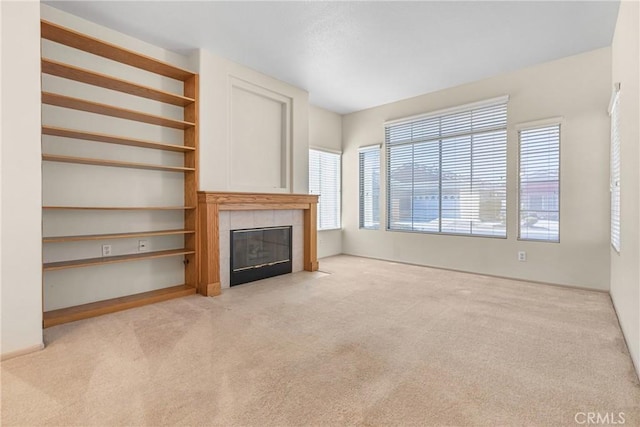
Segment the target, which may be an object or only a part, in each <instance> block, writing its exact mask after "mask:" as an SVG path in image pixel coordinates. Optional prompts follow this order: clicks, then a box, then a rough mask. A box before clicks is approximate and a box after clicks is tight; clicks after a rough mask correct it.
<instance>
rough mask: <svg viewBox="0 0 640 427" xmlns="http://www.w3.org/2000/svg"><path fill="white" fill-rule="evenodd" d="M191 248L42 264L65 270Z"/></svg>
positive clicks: (48, 268) (185, 252)
mask: <svg viewBox="0 0 640 427" xmlns="http://www.w3.org/2000/svg"><path fill="white" fill-rule="evenodd" d="M193 253H195V251H193V250H189V249H171V250H167V251H155V252H143V253H137V254H127V255H116V256H108V257H100V258H84V259H73V260H69V261H58V262H48V263H45V264H43V265H42V269H43V270H44V271H53V270H65V269H67V268H78V267H91V266H95V265H106V264H115V263H119V262H129V261H140V260H143V259H155V258H165V257H168V256H177V255H190V254H193Z"/></svg>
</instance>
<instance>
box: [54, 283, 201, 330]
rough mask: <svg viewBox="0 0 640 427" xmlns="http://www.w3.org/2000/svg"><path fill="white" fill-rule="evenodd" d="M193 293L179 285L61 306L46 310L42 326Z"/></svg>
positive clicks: (193, 291)
mask: <svg viewBox="0 0 640 427" xmlns="http://www.w3.org/2000/svg"><path fill="white" fill-rule="evenodd" d="M195 293H196V288H194V287H193V286H188V285H179V286H172V287H170V288H164V289H157V290H155V291H150V292H144V293H140V294H134V295H127V296H125V297H120V298H113V299H108V300H103V301H98V302H92V303H89V304H83V305H76V306H74V307H69V308H61V309H59V310H51V311H46V312H45V313H44V327H45V328H48V327H51V326H56V325H60V324H63V323H68V322H74V321H76V320H81V319H88V318H90V317H95V316H100V315H103V314H108V313H114V312H116V311H122V310H127V309H129V308H134V307H140V306H143V305H147V304H153V303H156V302H160V301H166V300H170V299H173V298H180V297H184V296H187V295H193V294H195Z"/></svg>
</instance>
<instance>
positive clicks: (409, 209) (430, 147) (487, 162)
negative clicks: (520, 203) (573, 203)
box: [385, 97, 508, 237]
mask: <svg viewBox="0 0 640 427" xmlns="http://www.w3.org/2000/svg"><path fill="white" fill-rule="evenodd" d="M507 99H508V98H507V97H501V98H496V99H492V100H488V101H483V102H479V103H474V104H469V105H465V106H461V107H458V108H455V109H449V110H445V111H441V112H436V113H432V114H429V115H426V116H420V117H413V118H409V119H404V120H400V121H394V122H390V123H387V124H386V136H385V141H386V147H387V148H386V149H387V229H389V230H400V231H417V232H423V233H443V234H463V235H470V236H492V237H506V235H507V231H506V215H505V206H506V186H507V180H506V175H507V130H506V129H507Z"/></svg>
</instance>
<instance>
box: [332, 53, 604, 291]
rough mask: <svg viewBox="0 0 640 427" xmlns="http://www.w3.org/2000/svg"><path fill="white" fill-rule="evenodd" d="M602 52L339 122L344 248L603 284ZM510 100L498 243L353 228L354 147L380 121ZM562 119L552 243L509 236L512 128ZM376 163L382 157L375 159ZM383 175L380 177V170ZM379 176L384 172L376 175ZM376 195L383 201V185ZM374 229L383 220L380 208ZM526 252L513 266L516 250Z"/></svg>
mask: <svg viewBox="0 0 640 427" xmlns="http://www.w3.org/2000/svg"><path fill="white" fill-rule="evenodd" d="M610 79H611V50H610V49H609V48H604V49H599V50H595V51H591V52H588V53H585V54H581V55H576V56H572V57H568V58H564V59H560V60H557V61H553V62H549V63H545V64H541V65H537V66H534V67H530V68H526V69H523V70H519V71H515V72H511V73H507V74H504V75H500V76H496V77H493V78H489V79H485V80H481V81H478V82H474V83H471V84H466V85H463V86H459V87H455V88H451V89H446V90H443V91H439V92H435V93H431V94H426V95H422V96H418V97H415V98H411V99H407V100H403V101H399V102H395V103H392V104H387V105H383V106H380V107H376V108H372V109H369V110H364V111H360V112H356V113H353V114H349V115H346V116H344V120H343V193H342V197H343V226H344V230H343V252H344V253H347V254H354V255H362V256H369V257H375V258H383V259H389V260H397V261H403V262H410V263H416V264H423V265H431V266H437V267H444V268H451V269H457V270H464V271H469V272H477V273H484V274H493V275H499V276H507V277H513V278H520V279H528V280H534V281H541V282H548V283H556V284H564V285H574V286H582V287H587V288H593V289H603V290H606V289H608V288H609V262H608V257H609V255H608V254H609V243H608V242H609V191H608V171H609V168H608V164H607V161H606V160H605V159H608V157H609V152H608V140H609V120H608V116H607V112H606V110H607V105H608V103H609V95H610ZM500 95H509V96H510V100H509V106H508V129H507V136H508V154H507V164H508V173H507V234H508V238H507V239H495V238H481V237H461V236H447V235H428V234H419V233H404V232H389V231H385V230H384V226H383V227H382V229H381V230H359V229H358V147H360V146H365V145H370V144H375V143H382V142H383V141H384V125H383V123H384V122H385V121H386V120H391V119H396V118H401V117H407V116H411V115H415V114H420V113H426V112H430V111H435V110H439V109H443V108H447V107H453V106H457V105H462V104H466V103H470V102H473V101H479V100H483V99H489V98H493V97H496V96H500ZM556 116H563V117H564V123H563V126H562V134H561V153H562V154H561V167H560V170H561V192H560V194H561V201H560V209H561V212H560V215H561V220H560V221H561V226H560V227H561V229H560V240H561V243H540V242H520V241H518V240H517V239H516V236H517V221H518V220H517V172H516V170H517V162H518V157H517V151H518V150H517V147H518V144H517V132H516V130H515V125H516V124H519V123H524V122H530V121H535V120H539V119H545V118H550V117H556ZM383 164H384V159H383ZM383 173H384V172H383ZM383 176H384V175H383ZM382 187H383V188H382V195H383V197H381V199H383V202H382V203H384V199H385V197H384V192H385V188H384V187H385V183H384V179H383V185H382ZM381 212H383V214H382V216H383V218H381V222H382V224H385V223H386V218H385V216H386V214H385V213H384V212H385V209H384V207H383V206H381ZM520 250H523V251H526V252H527V261H526V262H518V261H517V252H518V251H520Z"/></svg>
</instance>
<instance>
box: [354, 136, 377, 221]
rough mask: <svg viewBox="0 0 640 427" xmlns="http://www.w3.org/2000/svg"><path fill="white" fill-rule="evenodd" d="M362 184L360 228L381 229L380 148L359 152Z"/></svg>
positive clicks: (365, 148) (365, 149)
mask: <svg viewBox="0 0 640 427" xmlns="http://www.w3.org/2000/svg"><path fill="white" fill-rule="evenodd" d="M358 163H359V170H360V174H359V182H360V228H368V229H371V230H377V229H378V228H380V146H379V145H375V146H370V147H363V148H361V149H360V151H359V152H358Z"/></svg>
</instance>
